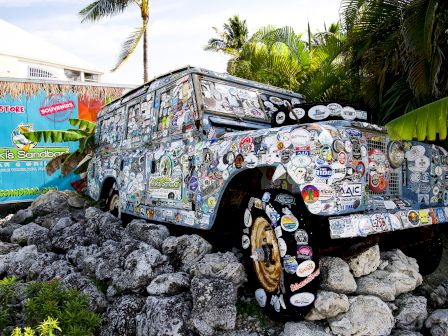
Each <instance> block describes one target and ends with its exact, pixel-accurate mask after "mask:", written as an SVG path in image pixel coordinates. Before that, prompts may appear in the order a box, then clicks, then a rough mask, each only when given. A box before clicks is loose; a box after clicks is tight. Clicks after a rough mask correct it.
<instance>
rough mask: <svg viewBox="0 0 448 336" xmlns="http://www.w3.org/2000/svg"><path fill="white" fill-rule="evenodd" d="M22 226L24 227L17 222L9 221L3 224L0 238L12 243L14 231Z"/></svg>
mask: <svg viewBox="0 0 448 336" xmlns="http://www.w3.org/2000/svg"><path fill="white" fill-rule="evenodd" d="M21 227H22V225H20V224H15V223H8V224H7V225H5V226H3V227H2V228H1V229H0V240H1V241H3V242H8V243H10V242H11V236H12V233H13V232H14V231H15V230H16V229H18V228H21Z"/></svg>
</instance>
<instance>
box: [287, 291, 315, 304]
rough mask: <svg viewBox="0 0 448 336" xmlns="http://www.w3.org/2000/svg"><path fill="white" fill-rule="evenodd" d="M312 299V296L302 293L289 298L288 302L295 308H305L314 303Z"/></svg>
mask: <svg viewBox="0 0 448 336" xmlns="http://www.w3.org/2000/svg"><path fill="white" fill-rule="evenodd" d="M314 298H315V297H314V294H312V293H308V292H303V293H297V294H294V295H293V296H291V298H290V299H289V302H290V303H291V304H292V305H293V306H295V307H305V306H309V305H310V304H312V303H313V302H314Z"/></svg>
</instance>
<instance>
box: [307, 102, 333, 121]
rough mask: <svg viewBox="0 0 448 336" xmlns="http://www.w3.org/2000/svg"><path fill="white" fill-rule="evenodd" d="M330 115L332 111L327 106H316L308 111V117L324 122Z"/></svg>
mask: <svg viewBox="0 0 448 336" xmlns="http://www.w3.org/2000/svg"><path fill="white" fill-rule="evenodd" d="M329 115H330V110H329V109H328V108H327V107H326V106H325V105H316V106H313V107H312V108H310V109H309V110H308V117H310V118H311V119H313V120H323V119H325V118H327V117H328V116H329Z"/></svg>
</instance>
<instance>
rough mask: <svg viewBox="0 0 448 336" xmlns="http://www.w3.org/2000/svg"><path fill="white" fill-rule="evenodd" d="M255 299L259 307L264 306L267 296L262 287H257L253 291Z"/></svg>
mask: <svg viewBox="0 0 448 336" xmlns="http://www.w3.org/2000/svg"><path fill="white" fill-rule="evenodd" d="M255 300H257V302H258V304H259V305H260V307H265V306H266V301H267V296H266V292H265V291H264V289H263V288H258V289H257V290H256V291H255Z"/></svg>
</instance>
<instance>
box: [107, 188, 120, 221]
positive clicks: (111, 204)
mask: <svg viewBox="0 0 448 336" xmlns="http://www.w3.org/2000/svg"><path fill="white" fill-rule="evenodd" d="M119 200H120V198H119V193H118V190H117V189H116V187H115V183H114V185H113V186H112V188H111V189H110V192H109V196H108V197H107V199H106V209H105V210H106V211H109V212H110V213H111V214H112V215H114V216H115V217H117V218H121V217H122V214H121V210H120V206H119Z"/></svg>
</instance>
